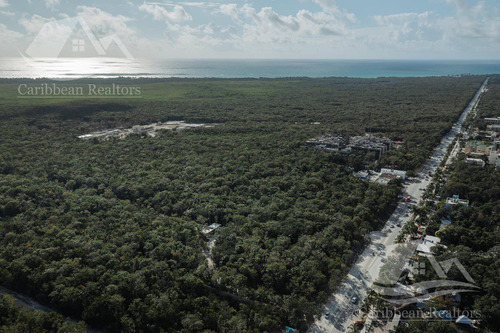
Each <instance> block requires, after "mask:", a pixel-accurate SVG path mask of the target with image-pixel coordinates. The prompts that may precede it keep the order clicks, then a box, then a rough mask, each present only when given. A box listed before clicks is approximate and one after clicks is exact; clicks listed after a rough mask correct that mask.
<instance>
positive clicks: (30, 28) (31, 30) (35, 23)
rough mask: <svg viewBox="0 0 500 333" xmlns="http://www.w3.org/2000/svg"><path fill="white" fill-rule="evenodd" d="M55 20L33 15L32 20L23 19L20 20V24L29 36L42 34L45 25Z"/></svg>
mask: <svg viewBox="0 0 500 333" xmlns="http://www.w3.org/2000/svg"><path fill="white" fill-rule="evenodd" d="M54 20H55V19H54V18H46V17H42V16H40V15H37V14H35V15H33V16H31V17H30V18H25V17H24V18H22V19H20V20H19V24H20V25H21V26H23V27H24V29H25V30H26V32H28V34H30V35H33V34H37V33H38V32H40V30H41V29H42V27H43V25H44V24H45V23H47V22H50V21H54Z"/></svg>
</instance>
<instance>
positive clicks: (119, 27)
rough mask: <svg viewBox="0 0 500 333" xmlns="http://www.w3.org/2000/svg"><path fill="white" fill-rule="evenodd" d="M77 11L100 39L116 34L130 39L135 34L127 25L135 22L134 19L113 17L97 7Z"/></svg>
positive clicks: (82, 7)
mask: <svg viewBox="0 0 500 333" xmlns="http://www.w3.org/2000/svg"><path fill="white" fill-rule="evenodd" d="M77 10H78V15H80V16H82V17H83V18H84V19H85V22H87V24H88V25H89V26H90V28H91V30H92V31H93V32H94V33H95V34H96V35H97V36H98V37H104V36H107V35H110V34H116V35H118V36H120V37H121V38H128V37H130V36H132V35H134V34H135V31H134V30H133V29H132V28H130V27H129V26H128V24H127V23H128V22H130V21H132V20H133V19H132V18H129V17H126V16H123V15H113V14H110V13H108V12H105V11H103V10H101V9H99V8H96V7H87V6H78V7H77Z"/></svg>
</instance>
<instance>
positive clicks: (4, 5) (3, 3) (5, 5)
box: [0, 0, 9, 8]
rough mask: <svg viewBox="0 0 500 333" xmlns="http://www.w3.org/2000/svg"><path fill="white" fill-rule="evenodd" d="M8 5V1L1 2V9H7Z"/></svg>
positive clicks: (0, 0) (2, 0)
mask: <svg viewBox="0 0 500 333" xmlns="http://www.w3.org/2000/svg"><path fill="white" fill-rule="evenodd" d="M8 5H9V3H8V2H7V0H0V8H2V7H7V6H8Z"/></svg>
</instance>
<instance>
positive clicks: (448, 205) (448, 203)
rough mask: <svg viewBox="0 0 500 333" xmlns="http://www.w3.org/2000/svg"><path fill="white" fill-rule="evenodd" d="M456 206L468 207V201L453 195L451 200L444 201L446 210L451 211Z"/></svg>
mask: <svg viewBox="0 0 500 333" xmlns="http://www.w3.org/2000/svg"><path fill="white" fill-rule="evenodd" d="M456 205H461V206H465V207H469V200H465V199H460V197H459V196H458V195H457V194H455V195H454V196H453V197H452V198H447V199H446V209H451V208H452V207H455V206H456Z"/></svg>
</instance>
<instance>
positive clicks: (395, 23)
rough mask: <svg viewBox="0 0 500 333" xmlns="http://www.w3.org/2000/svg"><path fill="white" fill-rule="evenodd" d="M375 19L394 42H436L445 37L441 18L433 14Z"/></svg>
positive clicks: (398, 15)
mask: <svg viewBox="0 0 500 333" xmlns="http://www.w3.org/2000/svg"><path fill="white" fill-rule="evenodd" d="M374 19H375V21H376V22H377V24H378V25H379V26H380V27H382V28H383V30H385V33H386V34H387V35H388V37H389V39H390V40H392V41H396V42H406V41H410V40H428V41H435V40H439V39H441V38H442V37H443V31H441V29H440V27H439V17H438V16H437V15H435V14H434V13H432V12H424V13H401V14H393V15H386V16H375V17H374ZM384 35H385V34H384Z"/></svg>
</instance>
